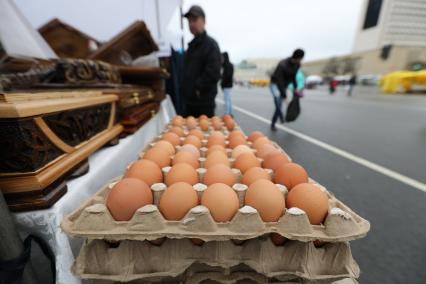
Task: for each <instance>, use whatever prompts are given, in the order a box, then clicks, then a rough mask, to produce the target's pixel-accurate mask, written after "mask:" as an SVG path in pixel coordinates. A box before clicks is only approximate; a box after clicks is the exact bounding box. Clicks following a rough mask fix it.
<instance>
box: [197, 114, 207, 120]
mask: <svg viewBox="0 0 426 284" xmlns="http://www.w3.org/2000/svg"><path fill="white" fill-rule="evenodd" d="M201 119H207V120H208V119H209V117H208V116H207V115H205V114H202V115H200V116H199V117H198V120H201Z"/></svg>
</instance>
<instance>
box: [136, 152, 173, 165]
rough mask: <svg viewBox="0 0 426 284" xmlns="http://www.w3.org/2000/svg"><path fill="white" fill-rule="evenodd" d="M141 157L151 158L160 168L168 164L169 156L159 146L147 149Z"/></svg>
mask: <svg viewBox="0 0 426 284" xmlns="http://www.w3.org/2000/svg"><path fill="white" fill-rule="evenodd" d="M143 158H144V159H146V160H151V161H153V162H154V163H156V164H157V165H158V166H159V167H160V168H164V167H167V166H169V165H170V161H171V159H170V156H169V154H168V153H167V152H166V151H164V150H163V149H161V148H155V147H154V148H151V149H149V150H148V151H147V152H146V153H145V155H143Z"/></svg>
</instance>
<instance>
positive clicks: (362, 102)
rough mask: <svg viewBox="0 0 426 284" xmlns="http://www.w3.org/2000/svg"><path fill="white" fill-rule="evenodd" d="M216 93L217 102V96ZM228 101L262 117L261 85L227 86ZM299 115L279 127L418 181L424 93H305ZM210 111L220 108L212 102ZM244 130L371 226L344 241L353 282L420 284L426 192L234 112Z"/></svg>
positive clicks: (425, 254) (423, 168)
mask: <svg viewBox="0 0 426 284" xmlns="http://www.w3.org/2000/svg"><path fill="white" fill-rule="evenodd" d="M222 98H223V97H222V95H221V94H219V95H218V99H219V100H220V99H222ZM232 99H233V104H234V105H235V106H238V107H240V108H242V109H244V110H245V111H249V112H251V113H254V114H256V115H258V116H260V117H263V118H267V119H270V118H271V116H272V113H273V110H274V107H273V103H272V98H271V95H270V93H269V90H268V89H267V88H252V89H247V88H234V89H233V93H232ZM301 104H302V113H301V115H300V117H299V118H298V119H297V121H295V122H293V123H288V124H285V126H287V127H289V128H291V129H294V130H297V131H298V132H301V133H303V134H305V135H308V136H310V137H313V138H315V139H318V140H320V141H322V142H325V143H327V144H329V145H332V146H335V147H337V148H339V149H342V150H344V151H347V152H349V153H351V154H353V155H356V156H358V157H361V158H364V159H366V160H368V161H370V162H372V163H375V164H378V165H380V166H383V167H385V168H387V169H390V170H393V171H395V172H397V173H399V174H401V175H404V176H406V177H408V178H411V179H414V180H416V181H418V182H420V183H421V184H424V183H426V95H424V96H421V95H417V96H401V95H380V94H378V92H377V90H376V88H374V87H358V88H356V89H355V91H354V94H353V96H352V97H346V96H345V95H344V91H343V90H339V91H338V92H337V94H335V95H334V96H330V95H328V94H327V91H326V89H318V90H307V91H306V92H305V97H304V98H303V99H302V100H301ZM217 105H218V107H217V111H216V112H217V114H223V105H222V104H221V103H218V104H217ZM234 115H235V117H236V119H237V121H238V123H239V124H240V125H241V127H242V128H243V129H244V131H245V132H247V133H249V132H251V131H254V130H261V131H263V132H264V133H266V134H268V136H269V137H270V138H271V139H273V140H275V141H276V142H277V143H278V144H280V145H281V146H282V147H283V149H285V150H286V151H287V152H288V153H289V155H290V156H291V157H292V158H293V159H294V160H295V161H296V162H297V163H300V164H301V165H303V166H304V167H305V168H306V169H307V171H308V172H309V175H310V176H311V177H312V178H314V179H315V180H317V181H318V182H320V183H321V184H323V185H324V186H325V187H327V189H328V190H330V191H332V192H333V193H334V194H335V195H336V196H337V198H339V199H340V200H342V201H343V202H345V203H346V204H347V205H349V206H350V207H351V208H352V209H353V210H355V211H356V212H357V213H358V214H360V215H361V216H363V217H364V218H366V219H367V220H369V221H370V223H371V231H370V232H369V234H368V236H367V237H366V238H364V239H361V240H357V241H354V242H352V243H351V246H352V252H353V255H354V258H355V259H356V261H357V262H358V264H359V265H360V268H361V277H360V279H359V281H360V283H375V284H377V283H426V266H425V265H426V192H424V191H421V190H419V189H417V188H414V187H412V186H410V185H407V184H406V183H403V182H401V181H400V180H398V179H395V178H393V177H390V176H387V175H384V174H382V173H380V172H377V171H373V170H372V169H370V168H368V167H366V166H364V165H362V164H359V163H357V162H355V161H353V160H351V159H348V158H345V157H343V156H341V155H338V154H336V153H334V152H330V151H329V150H326V149H324V148H321V147H319V146H317V145H316V144H313V143H311V142H309V141H307V140H304V139H301V138H299V137H297V136H294V135H292V134H290V133H288V132H286V131H285V130H282V129H278V131H276V132H271V131H270V130H269V125H268V124H266V123H265V122H262V121H261V120H259V119H256V118H254V117H253V116H249V115H247V114H245V113H244V112H241V111H237V110H235V113H234Z"/></svg>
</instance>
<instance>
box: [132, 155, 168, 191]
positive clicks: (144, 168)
mask: <svg viewBox="0 0 426 284" xmlns="http://www.w3.org/2000/svg"><path fill="white" fill-rule="evenodd" d="M125 177H126V178H137V179H140V180H142V181H144V182H145V183H146V184H148V185H149V186H151V185H153V184H154V183H159V182H163V173H162V172H161V169H160V167H159V166H158V165H157V164H156V163H154V162H153V161H150V160H145V159H142V160H137V161H135V162H134V163H133V164H132V165H131V166H130V167H129V169H128V170H127V172H126V175H125Z"/></svg>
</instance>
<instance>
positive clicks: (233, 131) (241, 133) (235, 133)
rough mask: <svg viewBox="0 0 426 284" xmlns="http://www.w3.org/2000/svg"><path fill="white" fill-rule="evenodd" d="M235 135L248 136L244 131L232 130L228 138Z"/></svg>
mask: <svg viewBox="0 0 426 284" xmlns="http://www.w3.org/2000/svg"><path fill="white" fill-rule="evenodd" d="M233 137H242V138H246V136H245V135H244V133H243V132H242V131H241V130H232V131H231V133H229V137H228V139H231V138H233Z"/></svg>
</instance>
